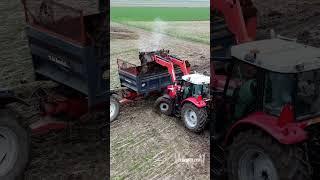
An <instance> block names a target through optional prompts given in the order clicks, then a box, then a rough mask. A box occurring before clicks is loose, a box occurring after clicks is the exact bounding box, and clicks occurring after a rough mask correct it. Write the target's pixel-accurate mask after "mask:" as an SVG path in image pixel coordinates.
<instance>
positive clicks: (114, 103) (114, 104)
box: [110, 96, 120, 122]
mask: <svg viewBox="0 0 320 180" xmlns="http://www.w3.org/2000/svg"><path fill="white" fill-rule="evenodd" d="M119 112H120V103H119V101H118V100H117V99H116V98H115V97H114V96H110V122H112V121H114V120H115V119H116V118H117V117H118V115H119Z"/></svg>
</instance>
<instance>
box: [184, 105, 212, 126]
mask: <svg viewBox="0 0 320 180" xmlns="http://www.w3.org/2000/svg"><path fill="white" fill-rule="evenodd" d="M181 117H182V120H183V122H184V125H185V126H186V128H188V129H189V130H191V131H193V132H201V131H203V129H204V127H205V125H206V124H207V121H208V114H207V110H206V109H205V108H197V107H196V106H195V105H193V104H191V103H185V104H184V105H183V106H182V110H181Z"/></svg>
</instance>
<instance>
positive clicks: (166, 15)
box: [110, 7, 210, 22]
mask: <svg viewBox="0 0 320 180" xmlns="http://www.w3.org/2000/svg"><path fill="white" fill-rule="evenodd" d="M110 15H111V20H112V21H116V22H121V21H153V20H154V19H156V18H160V19H161V20H163V21H208V20H209V19H210V9H209V7H111V12H110Z"/></svg>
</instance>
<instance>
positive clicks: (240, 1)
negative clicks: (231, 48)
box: [211, 0, 257, 44]
mask: <svg viewBox="0 0 320 180" xmlns="http://www.w3.org/2000/svg"><path fill="white" fill-rule="evenodd" d="M211 4H212V8H213V9H212V10H213V11H217V12H219V13H221V14H222V15H223V16H224V19H225V22H226V24H227V26H228V29H229V31H230V32H232V33H233V34H234V35H235V38H236V40H237V43H238V44H240V43H243V42H248V41H252V40H254V39H255V38H256V28H257V17H256V14H257V10H256V8H255V7H254V6H253V4H252V2H251V0H211ZM213 30H214V27H213Z"/></svg>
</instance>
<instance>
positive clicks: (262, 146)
mask: <svg viewBox="0 0 320 180" xmlns="http://www.w3.org/2000/svg"><path fill="white" fill-rule="evenodd" d="M227 171H228V177H229V178H228V179H229V180H260V179H261V180H265V179H267V180H288V179H292V180H310V179H311V170H310V165H309V163H308V162H307V161H306V160H305V158H304V152H303V150H302V149H300V148H299V147H298V146H296V145H282V144H279V143H278V142H277V141H275V140H274V139H273V138H271V137H270V136H268V135H265V134H263V133H262V132H261V131H253V130H252V131H245V132H241V133H240V134H239V135H237V136H236V137H235V139H234V140H233V142H232V144H231V145H230V146H229V147H228V151H227Z"/></svg>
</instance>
